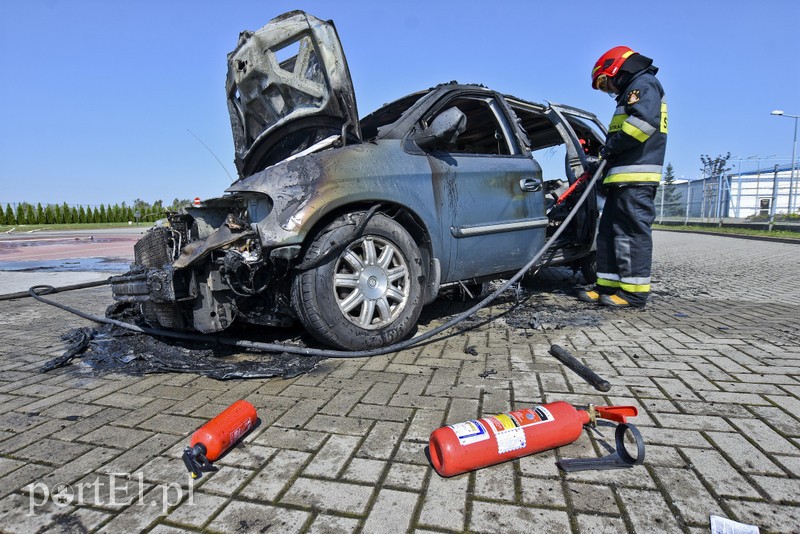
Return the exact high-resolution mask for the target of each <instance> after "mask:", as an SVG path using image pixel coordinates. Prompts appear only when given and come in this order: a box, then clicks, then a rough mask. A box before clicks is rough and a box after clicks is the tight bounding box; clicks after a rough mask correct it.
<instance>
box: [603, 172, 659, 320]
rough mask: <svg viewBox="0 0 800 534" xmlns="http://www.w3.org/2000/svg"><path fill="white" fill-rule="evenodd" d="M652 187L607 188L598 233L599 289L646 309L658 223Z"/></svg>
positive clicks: (654, 188) (654, 189)
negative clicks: (655, 223)
mask: <svg viewBox="0 0 800 534" xmlns="http://www.w3.org/2000/svg"><path fill="white" fill-rule="evenodd" d="M655 194H656V186H653V185H628V186H612V187H609V188H608V195H607V197H606V203H605V206H604V207H603V214H602V215H601V216H600V226H599V230H598V233H597V286H598V290H599V291H600V292H602V293H618V294H619V295H620V296H621V297H623V298H624V299H625V300H627V301H628V302H629V303H630V304H631V305H633V306H644V304H645V303H646V302H647V297H648V296H649V295H650V267H651V264H652V261H653V235H652V231H651V229H650V227H651V225H652V224H653V221H654V220H655V215H656V208H655V203H654V199H655Z"/></svg>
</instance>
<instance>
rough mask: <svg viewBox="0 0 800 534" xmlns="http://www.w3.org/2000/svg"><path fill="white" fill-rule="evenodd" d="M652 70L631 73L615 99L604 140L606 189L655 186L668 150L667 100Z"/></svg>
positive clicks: (604, 181) (659, 177) (659, 179)
mask: <svg viewBox="0 0 800 534" xmlns="http://www.w3.org/2000/svg"><path fill="white" fill-rule="evenodd" d="M655 70H656V69H654V68H652V67H651V68H648V69H645V70H642V71H640V72H638V73H636V74H634V76H633V78H632V79H631V81H630V82H629V83H628V84H627V86H626V87H625V89H624V90H622V91H621V92H620V94H619V96H617V109H616V110H615V111H614V117H613V118H612V119H611V125H610V126H609V128H608V138H607V140H606V147H605V150H606V154H607V157H608V167H609V168H608V170H607V171H606V177H605V179H604V180H603V185H605V186H620V185H645V184H646V185H658V183H659V182H660V181H661V170H662V167H663V165H664V153H665V151H666V147H667V101H666V99H665V98H664V89H663V88H662V87H661V83H660V82H659V81H658V80H657V79H656V77H655Z"/></svg>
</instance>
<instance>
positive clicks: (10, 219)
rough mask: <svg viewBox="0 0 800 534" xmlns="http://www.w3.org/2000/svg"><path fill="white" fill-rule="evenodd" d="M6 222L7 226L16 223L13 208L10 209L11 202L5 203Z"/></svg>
mask: <svg viewBox="0 0 800 534" xmlns="http://www.w3.org/2000/svg"><path fill="white" fill-rule="evenodd" d="M6 224H8V225H9V226H13V225H15V224H17V218H16V217H14V210H13V209H11V204H6Z"/></svg>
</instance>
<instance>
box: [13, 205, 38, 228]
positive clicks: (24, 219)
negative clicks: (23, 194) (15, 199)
mask: <svg viewBox="0 0 800 534" xmlns="http://www.w3.org/2000/svg"><path fill="white" fill-rule="evenodd" d="M26 207H28V208H30V204H25V203H24V202H20V203H19V204H17V224H36V220H35V219H34V217H28V216H27V215H28V214H30V209H28V210H26V209H25V208H26Z"/></svg>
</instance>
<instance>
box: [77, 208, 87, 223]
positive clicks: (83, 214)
mask: <svg viewBox="0 0 800 534" xmlns="http://www.w3.org/2000/svg"><path fill="white" fill-rule="evenodd" d="M78 222H79V223H81V224H83V223H85V222H86V210H85V209H83V206H81V207H80V209H79V210H78Z"/></svg>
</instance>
